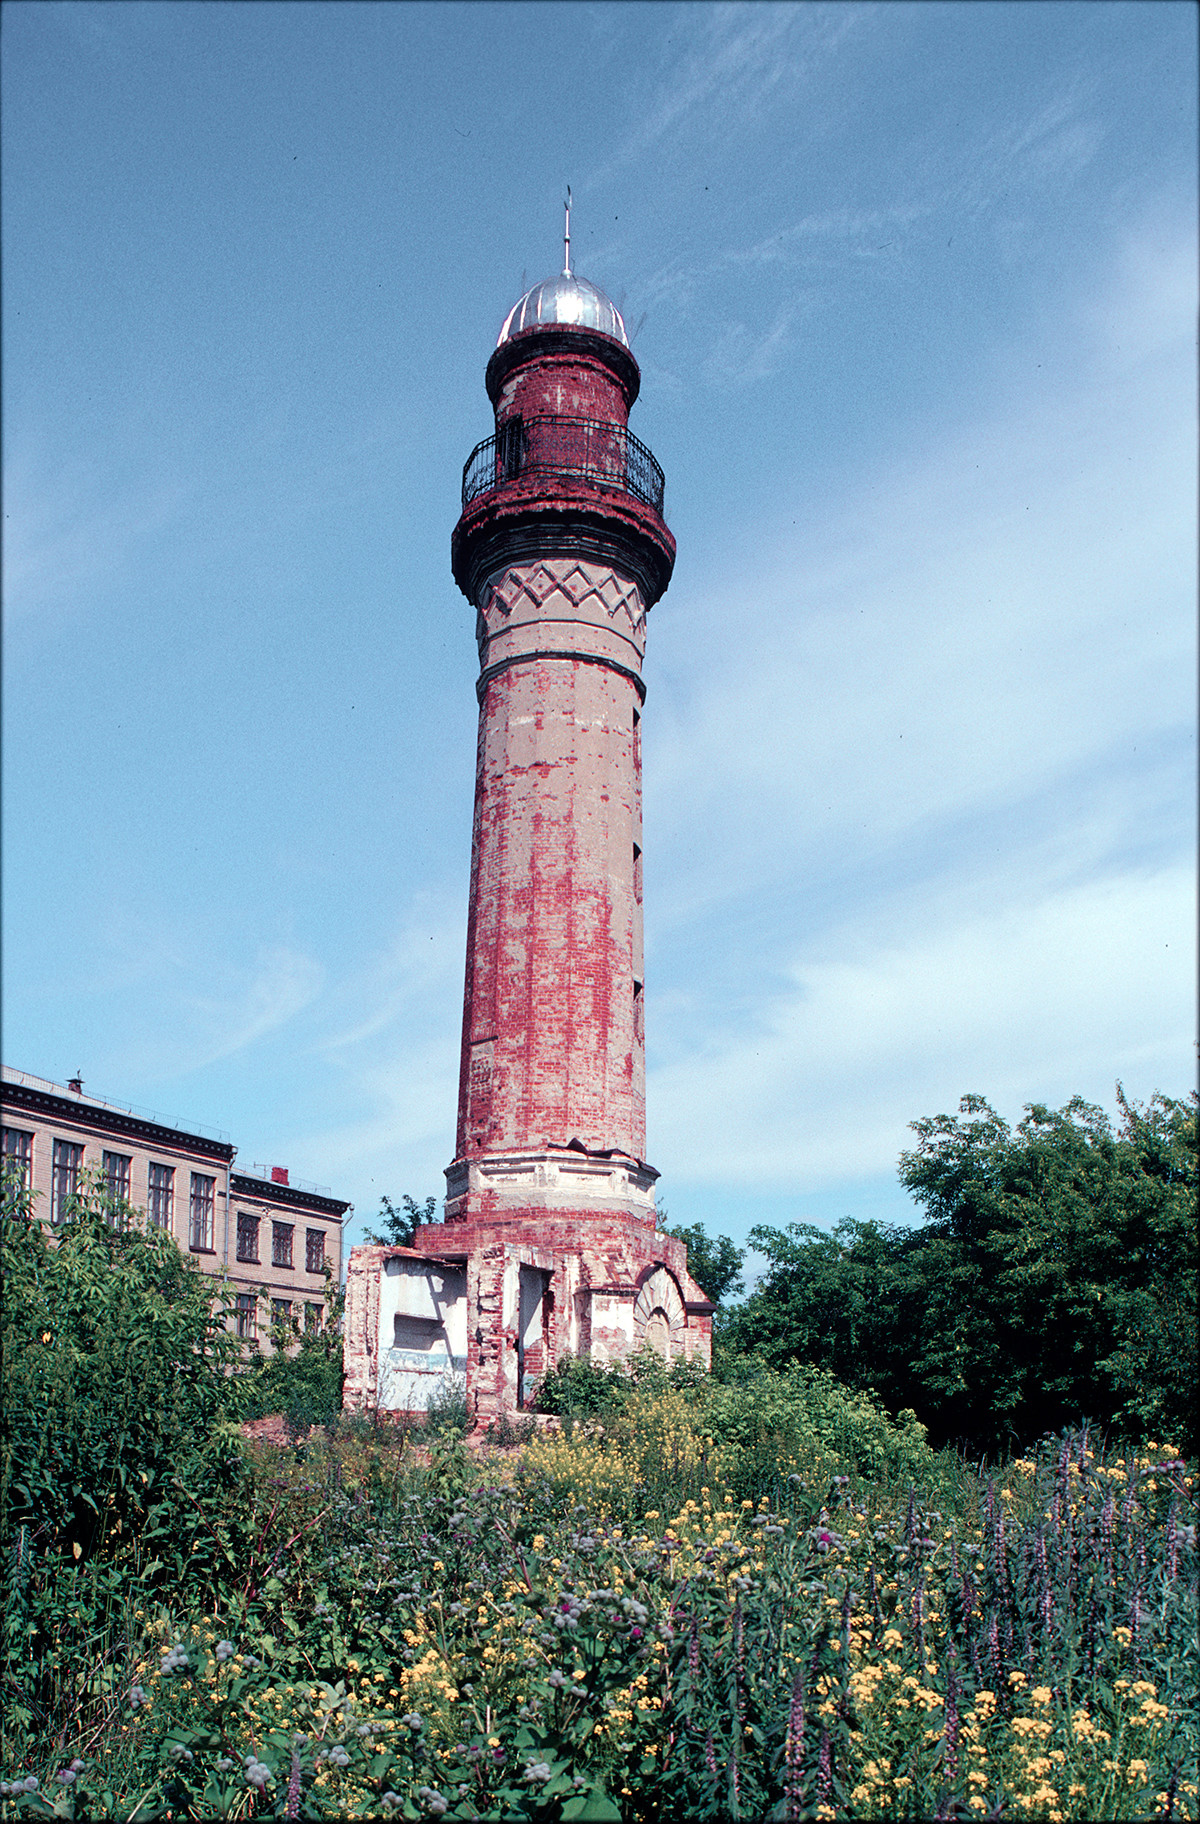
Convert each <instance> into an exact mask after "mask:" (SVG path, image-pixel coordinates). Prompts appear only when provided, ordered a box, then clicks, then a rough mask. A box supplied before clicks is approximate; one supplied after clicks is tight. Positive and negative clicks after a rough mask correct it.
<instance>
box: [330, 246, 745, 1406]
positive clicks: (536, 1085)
mask: <svg viewBox="0 0 1200 1824" xmlns="http://www.w3.org/2000/svg"><path fill="white" fill-rule="evenodd" d="M486 384H487V390H488V397H489V398H490V400H491V402H492V405H493V407H494V408H495V418H496V429H495V435H494V436H492V437H489V438H488V439H486V441H485V442H483V443H481V444H480V445H479V446H478V448H477V449H476V450H474V451H473V452H472V455H471V457H470V459H469V461H468V462H467V465H466V468H465V469H464V471H463V511H462V517H461V518H460V519H459V522H458V524H457V526H456V527H455V529H454V536H453V540H452V545H451V561H452V566H453V571H454V578H455V581H456V582H457V583H458V585H459V587H460V589H461V590H462V592H463V594H464V595H465V596H466V597H467V600H468V601H469V602H470V603H471V604H472V606H473V607H474V608H475V611H476V633H477V638H478V642H479V658H480V674H479V680H478V683H477V685H476V691H477V695H478V698H479V747H478V760H477V767H476V782H475V824H474V835H473V844H472V857H471V892H470V913H469V921H468V929H467V973H466V992H465V997H464V1006H463V1036H462V1062H461V1068H460V1075H459V1095H458V1137H457V1144H456V1150H455V1157H454V1160H453V1163H452V1164H451V1165H450V1166H449V1167H448V1168H447V1170H446V1186H447V1194H446V1206H445V1221H444V1222H443V1223H438V1224H436V1225H429V1226H426V1227H424V1228H422V1229H421V1230H419V1231H418V1234H417V1236H416V1240H415V1245H414V1246H413V1247H412V1248H385V1247H360V1248H355V1249H354V1251H353V1253H352V1254H351V1256H350V1263H349V1270H348V1275H347V1283H346V1386H345V1399H346V1404H347V1405H348V1406H353V1407H358V1408H360V1409H369V1410H373V1409H375V1408H379V1409H380V1410H385V1411H391V1412H395V1413H401V1412H418V1411H422V1410H424V1409H425V1408H426V1407H427V1406H428V1404H429V1401H430V1399H431V1398H432V1397H433V1396H434V1395H435V1393H436V1392H437V1391H438V1390H439V1389H441V1388H442V1387H443V1386H445V1385H446V1382H447V1378H448V1377H449V1378H450V1380H451V1382H452V1384H457V1385H458V1386H463V1385H465V1389H466V1393H467V1398H468V1402H469V1405H470V1408H471V1410H472V1411H473V1413H474V1414H475V1417H476V1419H477V1420H478V1421H479V1422H481V1423H482V1422H486V1421H488V1420H490V1419H492V1418H495V1417H498V1416H499V1415H500V1414H501V1413H504V1412H511V1411H514V1410H516V1409H519V1408H522V1407H525V1406H528V1405H530V1404H531V1403H532V1400H533V1397H534V1395H535V1393H536V1389H537V1386H538V1383H539V1381H540V1380H541V1378H542V1376H543V1374H544V1373H545V1371H546V1369H547V1367H549V1366H550V1365H551V1364H552V1363H554V1362H556V1361H557V1360H558V1359H559V1357H560V1356H561V1355H562V1354H564V1353H565V1352H566V1351H568V1350H569V1351H571V1352H572V1353H573V1354H575V1355H582V1356H590V1357H591V1358H592V1359H593V1360H595V1361H602V1362H612V1361H617V1360H620V1359H621V1358H623V1357H625V1356H627V1355H628V1354H630V1353H631V1352H632V1351H633V1350H635V1349H637V1348H639V1347H641V1346H643V1345H645V1344H647V1343H648V1344H650V1345H651V1346H652V1347H654V1348H655V1349H657V1350H658V1351H659V1352H660V1354H662V1355H663V1356H665V1357H666V1358H668V1359H669V1360H675V1359H677V1358H679V1357H686V1358H688V1359H698V1360H700V1361H703V1362H704V1363H705V1364H706V1365H707V1364H708V1362H709V1359H710V1354H711V1335H712V1310H713V1306H712V1304H711V1303H710V1302H709V1300H708V1299H707V1298H706V1297H705V1296H704V1293H703V1292H702V1291H701V1289H700V1287H699V1286H697V1285H696V1284H695V1282H694V1281H693V1280H692V1279H690V1278H689V1276H688V1271H687V1254H686V1250H685V1248H684V1246H683V1244H682V1243H681V1242H678V1241H675V1240H672V1239H671V1238H670V1237H668V1236H666V1235H663V1234H662V1233H660V1232H658V1231H657V1230H656V1228H655V1217H654V1184H655V1180H656V1178H657V1176H658V1174H657V1172H656V1171H655V1170H654V1168H653V1167H652V1166H650V1165H647V1164H646V1161H645V1157H644V1154H645V1150H646V1107H645V1042H644V1024H643V999H644V997H643V981H644V976H643V966H642V817H641V789H642V778H641V775H642V761H641V731H640V717H641V710H642V704H643V701H644V699H645V687H644V685H643V683H642V658H643V654H644V651H645V642H646V616H647V613H648V611H649V609H650V608H651V607H652V606H653V605H654V603H655V602H656V601H657V600H658V598H659V596H660V595H661V594H662V593H663V591H664V589H665V588H666V587H667V584H668V582H669V581H670V577H671V570H672V566H673V564H674V561H675V541H674V539H673V538H672V536H671V534H670V532H669V531H668V530H667V528H666V525H665V524H664V522H663V518H662V504H663V476H662V471H661V469H660V468H659V467H658V464H657V463H656V462H655V460H654V458H653V456H652V455H651V454H650V452H649V450H647V449H646V448H645V447H644V445H642V444H640V443H639V442H638V440H637V439H636V438H635V437H634V436H632V434H631V433H630V431H629V429H628V419H629V410H630V407H631V406H632V405H633V402H634V400H635V399H636V397H637V394H638V388H639V385H640V374H639V371H638V366H637V363H636V361H635V360H634V358H633V355H632V353H631V352H630V349H629V343H628V339H627V337H626V334H625V325H624V323H623V322H622V320H621V316H620V313H619V312H618V311H617V309H616V308H615V306H614V305H613V304H612V303H611V302H610V300H609V299H608V298H607V297H605V295H604V293H603V292H601V291H599V290H597V288H596V287H595V286H593V285H590V284H589V283H588V281H587V280H585V279H581V278H578V277H576V276H575V275H574V274H573V273H572V272H571V270H570V242H569V239H568V242H567V261H566V269H565V270H564V272H563V273H562V274H561V275H560V276H559V277H557V278H554V279H548V280H546V281H545V282H544V283H543V284H541V285H537V286H535V287H534V288H533V290H532V291H529V292H527V293H526V294H525V296H524V297H523V298H522V299H521V300H520V302H519V303H518V304H516V305H515V306H514V307H513V309H512V311H511V312H510V313H509V316H508V318H507V320H506V322H505V324H504V327H503V329H502V330H501V332H500V339H499V341H498V343H497V346H496V349H495V352H494V353H493V355H492V357H491V360H490V361H489V362H488V367H487V376H486Z"/></svg>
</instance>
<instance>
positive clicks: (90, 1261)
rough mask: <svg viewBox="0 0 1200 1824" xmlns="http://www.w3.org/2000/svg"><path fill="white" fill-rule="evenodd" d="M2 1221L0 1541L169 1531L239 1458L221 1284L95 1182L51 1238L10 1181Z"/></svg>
mask: <svg viewBox="0 0 1200 1824" xmlns="http://www.w3.org/2000/svg"><path fill="white" fill-rule="evenodd" d="M0 1226H2V1241H0V1247H2V1252H3V1272H4V1286H5V1296H4V1303H3V1320H2V1321H3V1404H4V1413H5V1427H4V1435H3V1440H2V1441H0V1543H2V1544H3V1547H4V1549H5V1550H6V1551H7V1550H11V1548H12V1544H13V1540H14V1535H15V1534H16V1533H17V1532H18V1531H20V1530H21V1529H24V1531H25V1532H26V1533H27V1534H28V1535H29V1537H30V1538H32V1539H33V1540H34V1541H35V1543H36V1544H37V1545H38V1546H47V1547H50V1548H52V1549H54V1550H57V1551H61V1552H66V1553H69V1554H70V1555H71V1556H73V1557H74V1558H75V1559H76V1560H78V1559H84V1560H86V1559H88V1558H90V1557H91V1556H92V1555H93V1554H95V1553H101V1552H108V1553H112V1552H114V1551H118V1552H119V1551H120V1550H121V1548H122V1546H123V1545H125V1544H128V1542H129V1540H130V1539H131V1537H132V1536H133V1535H134V1534H138V1535H140V1536H142V1537H143V1538H145V1539H150V1538H153V1537H156V1536H157V1535H158V1534H160V1533H163V1532H166V1531H169V1530H170V1528H171V1526H172V1525H173V1523H174V1520H175V1518H176V1517H177V1516H178V1514H179V1512H180V1511H181V1509H184V1508H186V1507H187V1506H188V1505H189V1503H190V1502H192V1501H195V1500H199V1501H200V1502H201V1503H203V1501H204V1499H205V1494H206V1491H207V1490H208V1489H210V1488H211V1487H212V1485H213V1482H214V1480H216V1481H217V1482H228V1479H229V1477H230V1476H232V1475H235V1474H236V1471H237V1466H238V1463H239V1461H240V1459H239V1458H238V1456H237V1453H236V1451H233V1450H232V1448H231V1447H230V1445H229V1444H228V1442H227V1441H226V1440H225V1439H224V1438H223V1436H222V1435H221V1433H220V1431H219V1425H218V1421H219V1420H220V1419H221V1418H222V1417H223V1415H225V1414H226V1413H227V1412H228V1411H229V1410H230V1407H231V1403H232V1399H233V1389H232V1384H231V1382H230V1380H229V1378H228V1373H227V1371H228V1370H229V1369H230V1367H231V1366H232V1365H233V1363H234V1362H235V1360H236V1359H237V1355H238V1344H237V1341H236V1339H235V1338H234V1337H233V1336H231V1335H230V1333H229V1331H228V1329H227V1327H226V1323H225V1314H226V1310H227V1308H228V1300H227V1299H226V1298H225V1297H224V1294H223V1292H222V1289H221V1288H220V1287H219V1286H218V1287H215V1288H214V1283H213V1281H212V1279H211V1278H209V1277H208V1276H207V1275H205V1274H203V1273H201V1272H200V1271H199V1270H198V1269H197V1268H196V1267H195V1266H194V1264H193V1263H192V1262H191V1261H190V1260H187V1259H186V1258H185V1257H184V1256H183V1255H182V1254H181V1253H180V1251H179V1249H178V1247H177V1246H176V1244H175V1242H174V1241H173V1240H172V1238H171V1237H170V1236H169V1235H167V1234H165V1233H164V1232H163V1231H161V1230H158V1229H150V1230H146V1231H144V1230H141V1229H139V1228H138V1227H136V1226H135V1223H134V1213H133V1212H131V1211H130V1210H129V1209H128V1208H127V1206H125V1205H123V1204H120V1203H117V1202H115V1201H114V1200H113V1199H112V1198H111V1197H109V1196H108V1194H107V1193H106V1191H105V1190H104V1188H103V1185H102V1183H100V1182H99V1181H96V1180H92V1181H88V1182H86V1183H85V1184H84V1186H83V1188H82V1191H81V1194H80V1196H79V1197H78V1198H77V1199H75V1200H73V1202H72V1205H71V1208H70V1210H69V1212H68V1216H67V1220H66V1221H65V1222H64V1223H63V1225H62V1227H61V1229H60V1230H59V1231H58V1233H57V1236H56V1238H55V1240H54V1242H53V1243H51V1242H50V1241H49V1240H48V1238H47V1236H46V1233H45V1231H44V1229H43V1227H42V1225H41V1223H40V1222H38V1221H37V1220H36V1219H35V1218H33V1217H32V1216H31V1215H30V1213H29V1206H28V1202H27V1201H26V1200H25V1199H24V1198H23V1196H22V1194H21V1193H20V1192H19V1191H17V1190H15V1189H14V1188H13V1187H12V1186H11V1185H10V1186H9V1187H8V1189H7V1191H6V1196H5V1206H4V1213H3V1220H2V1225H0Z"/></svg>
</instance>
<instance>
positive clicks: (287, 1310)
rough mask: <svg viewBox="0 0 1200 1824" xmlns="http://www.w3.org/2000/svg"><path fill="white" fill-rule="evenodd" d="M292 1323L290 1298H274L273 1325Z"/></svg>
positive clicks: (272, 1308) (272, 1303) (272, 1306)
mask: <svg viewBox="0 0 1200 1824" xmlns="http://www.w3.org/2000/svg"><path fill="white" fill-rule="evenodd" d="M291 1321H292V1301H291V1299H290V1298H273V1299H272V1300H271V1323H272V1325H275V1324H290V1323H291Z"/></svg>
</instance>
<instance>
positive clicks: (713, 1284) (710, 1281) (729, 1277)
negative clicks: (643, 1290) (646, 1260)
mask: <svg viewBox="0 0 1200 1824" xmlns="http://www.w3.org/2000/svg"><path fill="white" fill-rule="evenodd" d="M663 1233H664V1234H666V1235H672V1236H674V1238H675V1240H676V1241H682V1242H683V1243H684V1245H685V1247H686V1248H687V1251H688V1272H689V1273H690V1274H691V1276H692V1278H693V1279H694V1280H695V1282H696V1284H697V1285H698V1286H699V1287H700V1289H701V1290H702V1291H703V1292H704V1293H706V1294H707V1296H708V1297H709V1298H711V1300H712V1302H713V1304H714V1305H724V1304H731V1303H732V1302H733V1300H734V1299H737V1298H740V1297H741V1296H742V1293H743V1292H744V1291H745V1287H744V1285H743V1283H742V1277H741V1274H742V1250H741V1248H736V1247H735V1246H734V1245H733V1243H732V1242H731V1241H730V1239H729V1237H728V1235H711V1236H710V1235H708V1234H706V1233H705V1230H704V1227H703V1224H701V1223H699V1222H693V1223H691V1224H690V1225H689V1226H688V1227H686V1228H685V1227H683V1226H682V1225H679V1226H677V1227H675V1228H667V1227H664V1229H663Z"/></svg>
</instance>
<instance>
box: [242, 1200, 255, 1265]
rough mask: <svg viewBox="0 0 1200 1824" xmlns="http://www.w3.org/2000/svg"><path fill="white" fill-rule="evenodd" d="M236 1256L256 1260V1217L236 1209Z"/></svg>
mask: <svg viewBox="0 0 1200 1824" xmlns="http://www.w3.org/2000/svg"><path fill="white" fill-rule="evenodd" d="M237 1257H238V1259H239V1260H252V1261H254V1262H256V1263H257V1261H258V1217H257V1216H250V1215H248V1214H247V1212H246V1211H245V1210H239V1211H238V1238H237Z"/></svg>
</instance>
